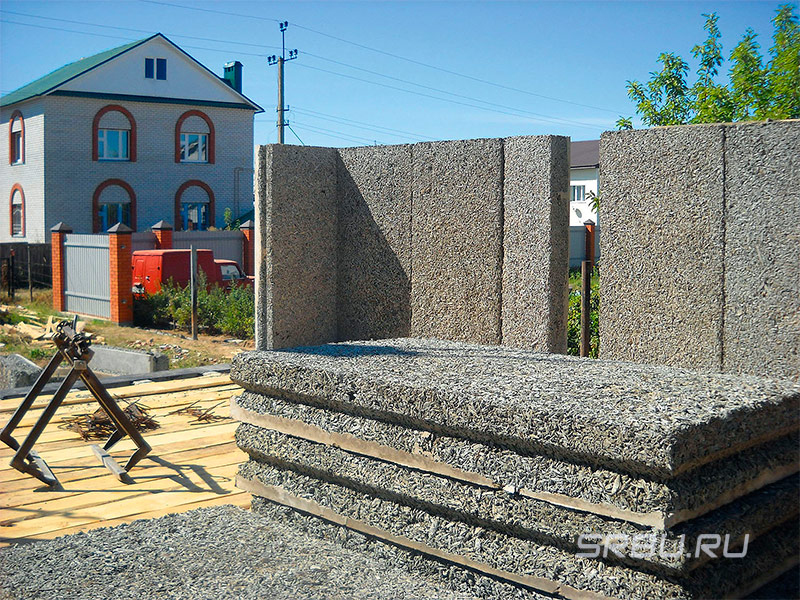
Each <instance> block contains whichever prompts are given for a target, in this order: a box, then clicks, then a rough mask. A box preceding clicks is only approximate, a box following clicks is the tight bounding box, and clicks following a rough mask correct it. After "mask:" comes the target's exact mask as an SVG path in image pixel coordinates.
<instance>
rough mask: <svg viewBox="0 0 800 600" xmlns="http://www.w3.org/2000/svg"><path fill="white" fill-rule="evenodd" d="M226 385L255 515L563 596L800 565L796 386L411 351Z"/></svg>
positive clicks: (739, 581)
mask: <svg viewBox="0 0 800 600" xmlns="http://www.w3.org/2000/svg"><path fill="white" fill-rule="evenodd" d="M231 376H232V378H233V379H234V381H236V382H237V383H239V384H240V385H242V386H243V387H244V388H245V390H246V391H245V393H243V394H242V395H241V396H240V397H238V398H236V399H235V400H234V403H233V406H232V414H233V415H234V416H235V417H236V418H238V419H239V420H240V421H241V422H242V424H241V425H240V427H239V430H238V432H237V442H238V444H239V446H240V447H241V448H242V449H243V450H244V451H246V452H247V453H248V454H249V456H250V461H249V462H248V463H246V464H244V465H243V466H242V467H241V470H240V474H239V480H238V483H239V485H240V487H242V488H243V489H246V490H249V491H250V492H251V493H253V495H254V496H255V498H254V502H253V507H254V509H256V510H261V511H265V512H270V511H275V510H283V511H285V510H286V508H285V507H289V508H290V509H292V510H293V512H294V514H296V515H298V517H297V518H298V519H306V520H309V521H312V522H313V521H316V522H319V523H321V524H325V523H327V525H324V526H326V527H330V526H331V525H330V524H333V525H335V526H338V527H340V528H342V530H344V531H351V532H357V533H358V534H365V535H368V536H372V537H375V538H378V539H380V540H383V541H385V542H387V543H389V544H392V545H394V546H399V547H400V548H405V549H406V550H408V551H410V553H411V555H413V554H416V553H421V554H422V555H425V556H428V557H429V558H432V559H435V560H437V561H439V562H440V563H441V562H444V563H447V564H452V565H455V567H454V568H458V569H467V570H471V571H477V572H479V573H482V574H485V575H489V576H490V577H493V578H495V579H498V580H501V581H502V582H504V583H511V584H513V585H515V586H517V587H518V588H519V589H520V590H521V591H523V592H529V593H530V594H536V593H539V592H544V593H546V594H554V595H557V596H562V597H567V598H596V597H597V598H599V597H615V598H644V597H676V598H697V597H719V596H740V595H744V594H746V593H748V592H749V591H752V590H754V589H756V588H758V587H759V586H761V585H764V584H765V583H767V582H769V581H770V580H772V579H774V578H776V577H778V576H780V575H781V574H782V573H784V572H786V570H787V569H790V568H792V567H793V566H795V565H796V564H797V562H798V552H799V549H798V545H799V544H800V542H799V541H798V536H797V530H798V512H799V507H798V490H799V489H800V480H799V479H798V475H797V473H798V470H800V464H799V461H798V454H797V448H798V443H799V439H798V431H799V430H800V386H798V385H797V384H794V383H792V382H789V381H778V380H768V379H762V378H757V377H747V376H733V375H723V374H708V373H696V372H692V371H686V370H681V369H677V368H672V367H654V366H647V365H637V364H632V363H623V362H611V361H586V360H581V359H576V358H569V357H564V356H556V355H548V354H538V353H533V352H528V351H521V350H511V349H508V348H503V347H496V346H475V345H466V344H459V343H453V342H440V341H435V340H417V339H399V340H382V341H376V342H363V343H361V342H358V343H344V344H329V345H325V346H318V347H306V348H295V349H292V350H289V351H282V352H250V353H246V354H241V355H239V356H238V357H237V358H236V360H235V362H234V365H233V368H232V371H231ZM321 526H322V525H321ZM723 551H724V552H723ZM723 553H724V554H727V555H728V556H726V557H723ZM735 554H739V555H740V556H739V557H735V556H734V555H735ZM741 555H743V556H741Z"/></svg>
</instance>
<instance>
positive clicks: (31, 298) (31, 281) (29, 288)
mask: <svg viewBox="0 0 800 600" xmlns="http://www.w3.org/2000/svg"><path fill="white" fill-rule="evenodd" d="M28 295H29V296H30V301H31V302H33V278H32V277H31V245H30V244H28Z"/></svg>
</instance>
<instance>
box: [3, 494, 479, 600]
mask: <svg viewBox="0 0 800 600" xmlns="http://www.w3.org/2000/svg"><path fill="white" fill-rule="evenodd" d="M0 573H2V578H0V599H2V600H11V599H15V600H16V599H19V600H22V599H24V600H33V599H36V600H40V599H41V600H45V599H46V600H51V599H52V600H68V599H78V598H80V599H82V600H83V599H87V600H88V599H99V598H114V599H123V598H131V599H136V600H145V599H149V598H158V599H159V600H162V599H175V600H177V599H182V598H185V599H190V600H204V599H209V600H211V599H213V600H227V599H231V600H240V599H241V600H245V599H249V598H253V599H259V600H263V599H264V598H269V599H278V598H292V599H298V600H301V599H306V598H307V599H312V598H313V599H315V600H316V599H330V600H339V599H341V600H350V599H358V600H368V599H375V600H379V599H380V600H384V599H397V600H405V599H411V598H441V599H442V600H451V599H452V600H455V599H459V600H466V599H469V598H474V597H475V595H474V594H470V593H459V592H456V591H453V589H451V588H450V587H448V586H447V585H446V582H445V581H443V580H439V581H436V580H434V579H433V578H428V579H426V578H422V577H420V576H417V575H415V574H411V573H409V572H408V571H407V570H404V569H402V568H400V567H398V566H395V565H391V564H389V563H388V562H387V561H385V560H384V559H382V558H379V557H376V556H375V555H374V554H370V553H367V552H366V551H365V550H364V549H362V548H360V547H359V548H352V547H351V548H345V547H343V546H342V545H340V544H339V543H337V542H336V541H332V540H330V539H328V540H324V539H319V538H317V537H315V536H311V535H308V534H307V533H303V532H301V531H299V530H298V528H297V527H296V526H295V525H293V524H292V523H287V522H283V520H282V519H281V520H277V519H273V518H270V517H269V516H263V515H258V514H255V513H251V512H249V511H245V510H241V509H239V508H235V507H233V506H221V507H214V508H203V509H198V510H193V511H189V512H186V513H182V514H175V515H169V516H166V517H162V518H160V519H152V520H140V521H134V522H133V523H130V524H126V525H120V526H118V527H111V528H104V529H96V530H93V531H90V532H88V533H78V534H75V535H68V536H63V537H60V538H57V539H55V540H49V541H43V542H36V543H32V544H21V545H16V546H11V547H8V548H4V549H2V550H0Z"/></svg>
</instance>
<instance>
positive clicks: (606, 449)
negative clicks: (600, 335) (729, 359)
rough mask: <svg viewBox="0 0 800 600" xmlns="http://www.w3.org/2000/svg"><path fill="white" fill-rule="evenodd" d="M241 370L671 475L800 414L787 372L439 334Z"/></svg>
mask: <svg viewBox="0 0 800 600" xmlns="http://www.w3.org/2000/svg"><path fill="white" fill-rule="evenodd" d="M231 378H232V379H233V380H234V381H235V382H237V383H239V384H240V385H242V387H244V388H245V389H247V390H251V391H256V392H261V393H266V394H274V395H278V396H282V397H288V398H289V399H292V397H295V398H296V397H302V398H308V399H317V402H320V401H321V402H322V403H323V404H324V403H327V404H329V405H335V404H338V405H339V406H342V405H348V406H353V407H360V408H359V409H360V410H361V411H362V412H364V413H370V414H377V415H382V418H383V419H384V420H393V421H395V422H399V423H401V424H405V425H410V426H415V427H419V428H422V429H433V430H437V432H439V433H444V434H446V435H455V436H456V437H465V436H466V437H469V438H470V439H473V440H475V441H491V440H494V441H502V443H503V444H504V445H510V446H517V447H519V448H524V449H525V451H526V452H533V453H535V454H545V455H550V456H557V457H561V458H564V457H567V458H570V459H571V460H574V461H576V462H578V459H580V460H582V461H594V462H593V463H592V464H597V463H598V462H603V463H607V464H612V465H616V466H617V468H623V467H624V469H627V470H629V471H631V472H633V473H650V474H654V475H658V476H663V477H671V476H674V475H676V474H677V473H679V472H680V471H681V470H688V469H690V468H692V467H693V466H694V465H696V464H698V463H700V462H703V461H708V460H710V459H711V458H714V457H716V458H720V457H721V456H723V455H725V454H733V453H735V452H737V451H739V450H741V447H742V445H745V446H746V445H747V444H749V443H752V442H754V441H756V440H761V439H764V438H769V437H777V436H778V434H779V433H780V431H781V429H792V428H795V429H796V428H797V426H798V424H799V423H800V385H798V384H794V383H791V382H788V381H779V380H770V379H763V378H758V377H751V376H733V375H726V374H712V373H698V372H695V371H689V370H683V369H677V368H670V367H656V366H650V365H638V364H633V363H624V362H617V361H597V360H589V359H578V358H572V357H566V356H560V355H548V354H537V353H535V352H527V351H522V350H514V349H510V348H504V347H496V346H473V345H468V344H458V343H452V342H441V341H437V340H419V339H409V338H406V339H399V340H379V341H375V342H350V343H341V344H327V345H324V346H318V347H306V348H296V349H292V350H289V351H284V352H248V353H242V354H239V355H237V356H236V358H235V359H234V362H233V363H232V368H231ZM736 444H738V445H736Z"/></svg>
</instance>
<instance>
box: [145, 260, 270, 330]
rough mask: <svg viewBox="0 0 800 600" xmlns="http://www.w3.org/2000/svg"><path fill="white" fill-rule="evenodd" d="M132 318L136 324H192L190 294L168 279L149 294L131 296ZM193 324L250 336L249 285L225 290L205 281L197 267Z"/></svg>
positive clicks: (184, 326) (252, 305)
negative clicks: (195, 313) (209, 285)
mask: <svg viewBox="0 0 800 600" xmlns="http://www.w3.org/2000/svg"><path fill="white" fill-rule="evenodd" d="M133 321H134V323H135V324H136V325H138V326H140V327H169V326H171V327H175V328H177V329H183V330H186V331H189V330H191V327H192V294H191V290H190V289H189V286H188V285H187V286H186V287H180V286H178V285H176V284H175V283H174V282H173V281H172V280H170V281H168V282H167V283H166V284H165V285H164V286H163V287H162V288H161V291H160V292H158V293H157V294H153V295H152V296H145V297H144V298H134V301H133ZM197 326H198V328H199V329H201V330H203V331H205V332H206V333H223V334H225V335H231V336H234V337H238V338H252V337H253V335H254V333H255V295H254V293H253V288H252V287H250V286H246V285H237V284H234V285H233V286H232V287H231V290H230V291H229V292H225V290H223V289H222V288H221V287H219V286H217V285H214V286H212V287H211V288H210V289H209V288H208V286H207V285H206V278H205V274H204V273H203V272H202V271H201V272H200V277H199V278H198V282H197Z"/></svg>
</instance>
